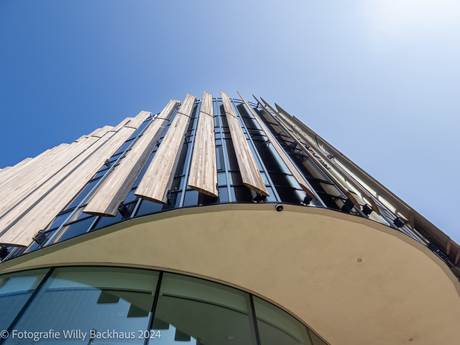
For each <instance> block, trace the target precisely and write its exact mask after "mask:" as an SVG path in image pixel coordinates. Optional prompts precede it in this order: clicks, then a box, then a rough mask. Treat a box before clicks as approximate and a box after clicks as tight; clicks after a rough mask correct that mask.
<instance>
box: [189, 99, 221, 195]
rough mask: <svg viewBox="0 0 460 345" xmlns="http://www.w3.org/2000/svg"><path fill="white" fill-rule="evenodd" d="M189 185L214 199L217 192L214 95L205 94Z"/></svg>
mask: <svg viewBox="0 0 460 345" xmlns="http://www.w3.org/2000/svg"><path fill="white" fill-rule="evenodd" d="M188 185H189V186H190V188H193V189H195V190H197V191H199V192H200V193H203V194H207V195H210V196H213V197H217V196H218V191H217V163H216V143H215V140H214V113H213V106H212V95H211V94H210V93H207V92H203V98H202V99H201V108H200V115H199V119H198V127H197V129H196V136H195V145H194V147H193V157H192V163H191V165H190V177H189V180H188Z"/></svg>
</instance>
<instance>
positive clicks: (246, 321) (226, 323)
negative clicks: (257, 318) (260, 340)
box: [152, 273, 256, 345]
mask: <svg viewBox="0 0 460 345" xmlns="http://www.w3.org/2000/svg"><path fill="white" fill-rule="evenodd" d="M250 310H251V308H250V300H249V295H248V294H247V293H244V292H242V291H239V290H235V289H232V288H229V287H226V286H223V285H219V284H216V283H212V282H209V281H205V280H201V279H196V278H191V277H185V276H180V275H175V274H169V273H165V274H164V275H163V280H162V283H161V289H160V297H159V299H158V305H157V308H156V311H155V319H154V321H153V326H152V329H153V330H154V331H158V330H161V339H155V340H154V343H156V344H173V343H176V342H178V343H179V344H180V342H184V341H187V342H188V344H193V345H194V344H212V345H220V344H222V345H223V344H227V345H228V344H230V343H234V344H238V345H255V344H256V340H255V332H254V329H253V323H252V321H251V318H250Z"/></svg>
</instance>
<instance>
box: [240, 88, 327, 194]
mask: <svg viewBox="0 0 460 345" xmlns="http://www.w3.org/2000/svg"><path fill="white" fill-rule="evenodd" d="M238 94H239V95H240V97H241V99H242V100H243V102H244V104H245V105H246V107H247V108H248V109H249V111H250V112H251V113H252V115H253V116H254V118H255V119H256V121H257V123H258V124H259V126H260V127H261V128H262V130H263V131H264V132H265V135H266V136H267V138H268V140H269V141H270V143H271V144H272V145H273V148H274V149H275V150H276V152H278V154H279V155H280V157H281V159H282V160H283V162H284V164H286V166H287V168H288V169H289V171H290V172H291V174H292V176H294V178H295V179H296V181H297V183H298V184H299V185H300V187H302V190H303V191H304V192H305V193H306V194H308V195H309V196H310V197H311V198H312V199H314V200H318V198H317V197H316V195H315V193H314V192H313V191H312V190H311V188H310V186H309V185H308V183H307V181H305V179H304V178H303V176H302V175H301V174H300V173H299V172H298V170H297V168H296V167H295V166H294V164H292V162H291V160H290V159H289V157H288V156H287V155H286V152H284V150H283V148H282V147H281V146H280V144H279V143H278V141H277V140H276V139H275V137H274V136H273V135H272V133H271V132H270V130H269V129H268V128H267V126H266V125H265V123H264V122H263V121H262V119H261V118H260V117H259V115H258V114H257V113H256V112H255V111H254V109H252V107H251V106H250V105H249V103H248V102H247V101H246V99H245V98H244V97H243V96H242V95H241V94H240V93H239V92H238Z"/></svg>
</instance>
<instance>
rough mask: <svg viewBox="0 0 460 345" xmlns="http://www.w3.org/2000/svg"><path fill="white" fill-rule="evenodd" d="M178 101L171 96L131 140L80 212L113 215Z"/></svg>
mask: <svg viewBox="0 0 460 345" xmlns="http://www.w3.org/2000/svg"><path fill="white" fill-rule="evenodd" d="M179 104H180V102H179V101H176V100H171V101H169V103H168V104H167V105H166V107H165V108H164V109H163V111H162V112H161V113H160V114H159V116H158V117H157V118H156V119H155V120H154V121H153V122H152V123H151V124H150V126H149V127H148V128H147V129H146V130H145V132H144V133H143V134H142V136H141V137H140V138H139V139H138V140H137V141H136V143H134V145H133V146H132V148H131V150H130V151H129V152H128V153H127V155H126V157H125V158H123V160H122V161H121V162H120V165H118V166H116V167H115V169H114V170H113V172H112V173H111V174H110V175H109V176H108V177H107V178H106V179H105V181H104V182H103V183H102V184H101V186H100V187H99V189H98V190H97V192H96V193H95V194H94V196H93V198H92V199H91V201H90V202H89V204H88V205H87V206H86V207H85V209H84V210H83V212H85V213H88V214H91V215H98V216H116V215H117V213H118V207H119V206H120V204H121V203H122V202H123V200H125V199H126V197H127V196H128V194H129V192H130V191H131V188H132V186H133V184H134V182H136V179H137V178H138V176H139V174H140V172H141V171H142V168H143V167H144V165H145V163H146V162H147V160H148V158H149V156H150V154H151V153H152V151H153V148H154V147H155V145H156V142H157V141H158V140H159V139H160V137H161V135H162V134H163V132H164V130H165V128H166V126H167V125H168V123H169V120H170V119H171V118H172V116H173V115H174V111H175V110H176V108H177V107H178V106H179Z"/></svg>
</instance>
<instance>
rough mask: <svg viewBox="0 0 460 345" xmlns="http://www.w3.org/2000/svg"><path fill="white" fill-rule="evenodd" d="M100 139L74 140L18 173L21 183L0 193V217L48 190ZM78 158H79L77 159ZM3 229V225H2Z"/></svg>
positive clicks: (10, 186) (3, 189)
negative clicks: (36, 193)
mask: <svg viewBox="0 0 460 345" xmlns="http://www.w3.org/2000/svg"><path fill="white" fill-rule="evenodd" d="M97 140H98V138H97V137H90V138H88V139H86V140H85V141H82V142H74V143H72V144H71V145H66V146H63V147H62V148H61V149H59V150H53V151H52V152H51V154H50V155H48V156H46V159H43V160H42V161H41V162H40V163H39V164H35V165H34V166H33V167H31V168H30V169H27V170H25V171H23V172H22V174H18V177H19V176H21V175H22V176H21V183H20V184H19V185H16V187H15V188H12V185H11V184H9V185H8V184H7V185H5V186H2V188H1V191H2V192H1V193H0V219H3V217H4V215H5V213H6V212H10V211H11V209H12V208H14V207H16V206H17V205H18V203H22V202H23V201H24V200H25V199H26V198H29V197H31V195H32V194H33V193H34V192H35V191H37V189H40V190H41V191H42V193H46V192H47V190H48V189H47V188H49V186H53V185H54V184H55V183H56V181H59V180H60V176H61V175H62V171H63V170H66V168H67V165H69V164H70V163H71V162H73V161H74V160H75V159H76V158H77V157H79V156H80V155H81V154H82V153H83V152H85V151H86V150H87V148H88V147H90V146H91V145H92V143H94V142H96V141H97ZM77 160H78V159H77ZM0 229H1V227H0Z"/></svg>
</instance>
